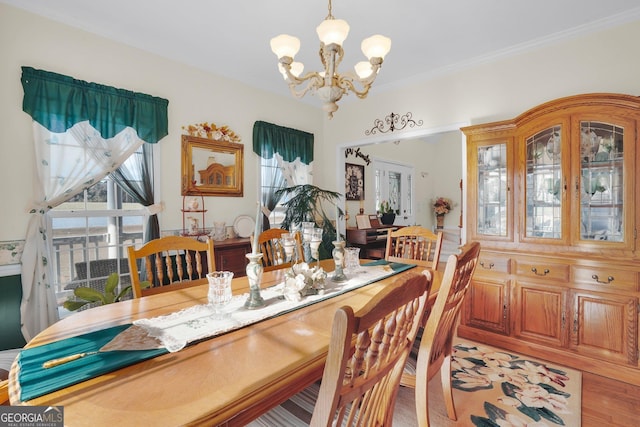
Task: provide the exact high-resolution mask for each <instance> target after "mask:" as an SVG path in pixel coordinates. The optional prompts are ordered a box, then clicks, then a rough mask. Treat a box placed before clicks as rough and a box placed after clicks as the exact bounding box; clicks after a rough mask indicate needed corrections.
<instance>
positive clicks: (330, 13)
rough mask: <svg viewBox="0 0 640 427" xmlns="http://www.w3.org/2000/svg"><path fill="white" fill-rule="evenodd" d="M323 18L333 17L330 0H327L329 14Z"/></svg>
mask: <svg viewBox="0 0 640 427" xmlns="http://www.w3.org/2000/svg"><path fill="white" fill-rule="evenodd" d="M325 19H335V18H334V17H333V14H332V10H331V0H329V14H328V15H327V17H326V18H325Z"/></svg>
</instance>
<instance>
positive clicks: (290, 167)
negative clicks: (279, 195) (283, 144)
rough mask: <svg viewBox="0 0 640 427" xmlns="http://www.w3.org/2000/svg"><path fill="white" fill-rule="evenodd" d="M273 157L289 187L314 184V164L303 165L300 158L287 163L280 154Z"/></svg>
mask: <svg viewBox="0 0 640 427" xmlns="http://www.w3.org/2000/svg"><path fill="white" fill-rule="evenodd" d="M273 157H274V158H275V159H276V163H277V164H278V168H279V169H280V171H281V172H282V175H283V176H284V179H285V181H286V182H287V187H293V186H294V185H303V184H313V173H312V172H313V162H311V163H309V164H308V165H306V164H304V163H302V161H301V160H300V157H297V158H296V159H295V160H294V161H292V162H287V161H286V160H284V159H283V158H282V156H281V155H280V153H274V155H273Z"/></svg>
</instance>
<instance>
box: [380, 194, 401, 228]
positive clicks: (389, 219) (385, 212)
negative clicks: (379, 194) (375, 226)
mask: <svg viewBox="0 0 640 427" xmlns="http://www.w3.org/2000/svg"><path fill="white" fill-rule="evenodd" d="M379 212H380V222H381V223H383V224H384V225H393V222H394V221H395V220H396V213H397V212H396V211H394V210H393V209H392V208H391V204H390V203H389V202H388V201H386V200H383V201H382V203H380V209H379Z"/></svg>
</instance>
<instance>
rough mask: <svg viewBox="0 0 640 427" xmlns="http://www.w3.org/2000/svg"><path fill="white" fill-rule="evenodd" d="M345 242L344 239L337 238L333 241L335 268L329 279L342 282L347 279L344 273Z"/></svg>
mask: <svg viewBox="0 0 640 427" xmlns="http://www.w3.org/2000/svg"><path fill="white" fill-rule="evenodd" d="M346 244H347V242H345V241H344V240H338V241H335V242H333V246H334V248H333V251H332V254H333V263H334V264H335V266H336V269H335V270H334V272H333V276H331V280H333V281H334V282H344V281H345V280H347V276H345V275H344V247H345V245H346Z"/></svg>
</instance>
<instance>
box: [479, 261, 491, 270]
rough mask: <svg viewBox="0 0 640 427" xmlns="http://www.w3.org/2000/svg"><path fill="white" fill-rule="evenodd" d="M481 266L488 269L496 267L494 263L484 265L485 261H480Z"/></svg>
mask: <svg viewBox="0 0 640 427" xmlns="http://www.w3.org/2000/svg"><path fill="white" fill-rule="evenodd" d="M480 266H481V267H482V268H486V269H487V270H491V269H492V268H493V267H494V265H493V263H490V264H489V265H488V266H486V265H484V261H480Z"/></svg>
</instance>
